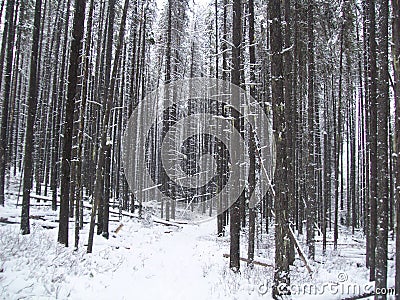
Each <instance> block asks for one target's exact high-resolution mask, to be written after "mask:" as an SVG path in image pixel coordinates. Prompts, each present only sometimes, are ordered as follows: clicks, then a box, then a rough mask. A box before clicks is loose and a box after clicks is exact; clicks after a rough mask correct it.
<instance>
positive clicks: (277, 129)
mask: <svg viewBox="0 0 400 300" xmlns="http://www.w3.org/2000/svg"><path fill="white" fill-rule="evenodd" d="M268 12H269V20H270V22H271V31H270V34H271V37H270V38H271V55H272V57H271V76H272V111H273V131H274V136H275V143H276V167H275V176H274V188H275V199H274V200H275V201H274V210H275V270H274V283H273V288H272V296H273V298H274V299H283V298H284V297H285V295H287V294H289V293H290V291H289V285H290V277H289V257H288V255H287V254H288V253H289V240H290V238H289V228H288V225H289V224H288V221H289V219H288V201H287V185H286V182H287V171H286V166H287V165H286V164H287V161H286V160H287V153H286V134H285V105H284V103H285V102H284V101H285V98H284V93H283V87H284V80H283V77H284V73H283V72H284V67H283V55H282V49H283V36H282V19H281V1H279V0H271V1H270V2H269V7H268Z"/></svg>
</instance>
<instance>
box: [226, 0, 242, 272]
mask: <svg viewBox="0 0 400 300" xmlns="http://www.w3.org/2000/svg"><path fill="white" fill-rule="evenodd" d="M232 17H233V20H232V22H233V25H232V71H231V82H232V84H234V85H236V86H241V79H240V66H241V62H240V60H241V59H240V52H241V51H240V48H241V46H242V4H241V0H233V16H232ZM234 101H236V102H235V103H232V105H234V106H236V107H239V105H240V102H239V101H240V99H234ZM237 102H239V103H237ZM235 104H237V105H235ZM235 136H236V135H235ZM231 143H232V144H233V145H235V144H237V143H236V141H235V139H233V140H232V141H231ZM237 154H239V153H237ZM233 157H239V156H238V155H233ZM240 199H241V198H240V196H239V198H238V199H235V202H234V203H233V205H231V207H230V211H229V212H230V238H231V240H230V257H229V267H230V268H231V269H232V270H233V271H234V272H238V271H239V269H240V221H241V220H240Z"/></svg>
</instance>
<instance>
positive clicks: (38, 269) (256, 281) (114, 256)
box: [0, 196, 394, 300]
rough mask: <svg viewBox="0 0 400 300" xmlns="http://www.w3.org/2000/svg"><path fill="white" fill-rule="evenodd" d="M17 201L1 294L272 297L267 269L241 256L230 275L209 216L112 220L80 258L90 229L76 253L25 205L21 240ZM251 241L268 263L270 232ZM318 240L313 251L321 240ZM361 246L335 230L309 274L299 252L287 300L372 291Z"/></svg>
mask: <svg viewBox="0 0 400 300" xmlns="http://www.w3.org/2000/svg"><path fill="white" fill-rule="evenodd" d="M32 203H34V204H36V200H32ZM41 203H42V204H43V202H41ZM15 204H16V197H15V196H9V197H8V199H7V201H6V206H5V207H0V218H1V220H2V222H0V299H67V298H69V299H174V300H175V299H207V300H208V299H271V292H270V286H271V278H272V277H273V269H272V268H270V267H263V266H255V267H254V268H253V269H251V268H248V267H247V266H246V263H244V262H242V265H241V272H240V274H235V273H233V272H231V271H230V269H229V266H228V264H229V259H227V258H224V257H223V254H225V253H229V238H228V237H223V238H217V237H216V220H211V221H209V222H205V223H201V224H197V225H180V226H165V225H161V224H157V223H155V222H153V221H152V218H151V216H148V215H147V216H145V218H143V219H138V218H128V217H123V218H122V219H121V220H118V218H117V217H115V216H112V217H111V220H112V222H111V223H110V230H111V231H112V233H111V234H110V238H109V240H106V239H104V238H103V237H101V236H95V241H94V251H93V253H92V254H87V253H86V247H85V244H86V242H87V227H88V226H87V225H86V226H85V229H84V230H82V231H81V239H80V247H79V249H78V250H77V251H74V249H73V247H69V248H66V247H63V246H61V245H59V244H57V242H56V241H57V225H58V223H56V222H55V220H56V219H57V213H56V212H53V211H51V209H50V207H48V206H41V207H36V206H32V208H31V216H33V219H32V220H31V234H30V235H26V236H22V235H20V234H19V226H20V225H19V224H18V223H19V214H20V206H18V207H16V205H15ZM87 217H88V216H86V218H87ZM4 221H7V222H8V223H4ZM71 221H72V220H71ZM14 222H15V224H9V223H14ZM70 224H71V225H70V229H71V230H70V244H71V245H72V244H73V222H71V223H70ZM120 224H123V227H122V228H121V229H120V230H119V231H118V233H115V232H114V231H115V230H116V228H117V227H118V226H119V225H120ZM51 227H54V228H51ZM49 228H50V229H49ZM299 240H300V244H301V245H302V247H304V242H303V240H302V238H301V237H299ZM242 241H243V245H242V247H241V252H242V254H241V256H242V257H246V256H247V255H246V253H247V246H246V233H245V232H243V238H242ZM257 244H258V248H259V249H258V250H257V253H256V260H258V261H261V262H264V263H267V264H273V262H274V259H273V258H274V251H275V249H274V241H273V232H272V230H271V232H270V234H268V235H265V234H263V235H262V236H261V237H260V239H259V242H258V243H257ZM317 244H318V245H317V251H320V249H321V248H322V245H321V243H320V242H317ZM364 247H365V243H364V238H363V237H362V236H361V234H356V235H354V236H352V235H351V234H350V233H346V230H345V228H342V232H341V238H340V241H339V249H338V251H336V252H334V251H333V250H332V249H333V245H332V244H329V245H328V252H327V255H326V256H322V255H321V253H320V252H317V254H318V255H317V257H316V261H315V262H313V263H312V265H311V268H312V269H313V274H312V277H310V275H309V274H308V273H307V271H306V268H305V267H304V265H303V263H302V262H301V260H300V259H299V257H298V255H296V262H295V265H294V266H293V267H291V284H292V291H293V294H296V295H294V297H293V298H295V299H344V298H347V297H350V296H351V295H355V294H360V293H364V292H368V291H372V290H373V283H372V284H371V283H369V282H368V273H369V271H368V269H367V268H366V267H365V249H364ZM389 253H390V256H389V261H388V264H389V286H394V248H393V242H392V241H390V248H389ZM322 292H324V293H323V294H322ZM389 299H390V298H389Z"/></svg>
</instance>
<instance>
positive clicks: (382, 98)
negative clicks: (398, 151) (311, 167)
mask: <svg viewBox="0 0 400 300" xmlns="http://www.w3.org/2000/svg"><path fill="white" fill-rule="evenodd" d="M378 2H379V21H378V33H379V36H378V38H379V43H378V45H379V48H378V49H379V51H378V56H377V65H378V95H377V96H378V97H377V103H378V104H379V105H378V107H377V116H378V124H377V125H378V132H377V133H378V136H377V139H378V145H379V147H378V151H377V154H378V157H377V166H378V170H377V172H378V193H377V196H378V197H377V200H378V201H377V225H378V226H377V238H376V261H375V264H376V270H375V277H376V278H375V279H376V283H375V286H376V288H380V289H381V290H382V289H384V288H387V260H388V209H389V205H388V202H389V190H388V189H389V184H388V178H389V170H388V146H389V145H388V122H389V115H390V99H389V78H388V75H389V66H388V65H389V61H388V48H389V45H388V18H389V3H388V0H381V1H378ZM375 299H386V295H382V294H380V295H378V294H376V295H375Z"/></svg>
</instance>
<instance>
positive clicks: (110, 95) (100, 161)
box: [87, 0, 129, 253]
mask: <svg viewBox="0 0 400 300" xmlns="http://www.w3.org/2000/svg"><path fill="white" fill-rule="evenodd" d="M128 3H129V0H125V4H124V9H123V12H122V19H121V25H120V29H119V37H118V44H117V48H116V52H115V58H114V65H113V70H112V76H111V82H110V86H109V88H108V91H107V98H106V99H105V103H104V104H105V107H104V116H103V129H102V132H101V139H100V145H99V151H98V158H97V167H96V180H95V186H94V189H95V190H94V197H93V198H94V199H93V205H92V212H91V216H90V228H89V239H88V247H87V253H92V250H93V236H94V226H95V220H96V213H97V207H98V205H99V203H100V198H101V197H102V193H103V189H104V186H103V182H104V181H103V178H102V177H103V174H104V172H103V171H104V165H105V160H106V158H105V155H106V153H105V149H106V144H107V136H108V134H107V133H108V127H109V120H110V113H111V108H112V105H113V101H114V88H115V81H116V79H117V78H116V77H117V74H118V69H119V64H120V58H121V52H122V46H123V39H124V34H125V23H126V15H127V10H128Z"/></svg>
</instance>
